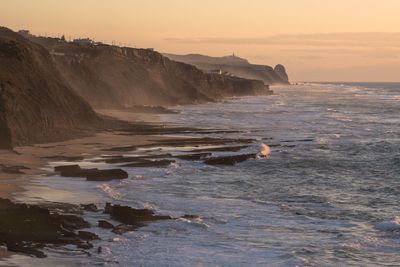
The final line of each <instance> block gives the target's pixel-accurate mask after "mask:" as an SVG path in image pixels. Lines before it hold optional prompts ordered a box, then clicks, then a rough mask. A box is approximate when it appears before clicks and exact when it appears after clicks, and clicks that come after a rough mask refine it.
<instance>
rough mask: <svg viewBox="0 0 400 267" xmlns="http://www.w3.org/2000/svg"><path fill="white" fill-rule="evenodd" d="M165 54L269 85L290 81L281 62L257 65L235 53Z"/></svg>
mask: <svg viewBox="0 0 400 267" xmlns="http://www.w3.org/2000/svg"><path fill="white" fill-rule="evenodd" d="M164 55H165V56H166V57H168V58H170V59H172V60H176V61H180V62H185V63H188V64H192V65H194V66H196V67H198V68H200V69H202V70H204V71H212V70H221V71H224V72H228V73H231V74H232V75H234V76H237V77H241V78H245V79H254V80H261V81H263V82H264V83H265V84H268V85H275V84H288V83H289V78H288V76H287V74H286V70H285V67H284V66H283V65H280V64H279V65H277V67H278V68H277V67H275V68H272V67H270V66H266V65H256V64H251V63H250V62H249V61H247V60H246V59H243V58H240V57H236V56H234V55H233V56H226V57H209V56H204V55H197V54H189V55H174V54H164ZM283 73H285V75H283Z"/></svg>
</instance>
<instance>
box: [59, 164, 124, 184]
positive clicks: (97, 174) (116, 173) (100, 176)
mask: <svg viewBox="0 0 400 267" xmlns="http://www.w3.org/2000/svg"><path fill="white" fill-rule="evenodd" d="M54 170H55V171H56V172H60V175H61V176H64V177H86V179H87V180H88V181H111V180H114V179H126V178H128V173H127V172H126V171H124V170H122V169H105V170H99V169H97V168H95V169H82V168H81V167H80V166H79V165H66V166H57V167H55V168H54Z"/></svg>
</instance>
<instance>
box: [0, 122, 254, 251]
mask: <svg viewBox="0 0 400 267" xmlns="http://www.w3.org/2000/svg"><path fill="white" fill-rule="evenodd" d="M118 119H121V120H123V119H126V118H124V117H119V118H118ZM130 123H131V125H132V127H123V128H121V129H119V130H115V129H113V130H110V131H106V132H103V133H99V134H97V135H95V136H91V137H85V138H82V139H75V140H70V141H65V142H60V143H49V144H43V145H35V146H28V147H17V148H15V152H10V151H9V152H4V153H5V154H3V155H2V154H0V162H4V163H3V164H2V168H0V177H3V176H6V175H9V176H8V177H9V178H10V177H11V176H12V177H14V179H16V178H17V177H20V178H21V177H23V179H24V181H22V184H21V186H22V187H23V183H26V182H28V181H29V176H30V175H29V174H33V173H35V174H36V175H38V176H39V177H40V176H41V175H54V176H55V177H57V176H60V177H66V178H67V179H82V178H85V179H86V181H87V182H88V183H98V182H102V183H107V182H108V181H112V180H114V179H127V178H130V177H129V174H128V173H127V172H126V171H125V170H124V169H125V168H136V167H140V168H146V167H149V168H154V167H156V168H166V167H168V166H169V165H170V164H174V163H175V162H176V161H199V162H203V163H205V164H211V165H215V166H216V167H217V166H221V165H233V164H236V163H238V162H241V161H245V160H249V159H250V160H251V159H253V158H254V157H255V154H248V153H241V150H245V149H247V148H249V146H251V145H254V143H255V142H256V141H255V140H250V139H229V138H226V139H221V138H210V137H204V138H196V137H188V136H191V135H192V134H194V133H207V132H214V133H218V132H219V130H217V129H194V128H185V127H174V126H170V127H168V126H166V125H164V124H154V123H153V124H150V123H141V122H133V121H131V122H130ZM172 136H181V137H172ZM162 147H176V148H177V149H178V150H179V148H180V147H181V148H182V152H180V153H161V152H158V150H154V148H162ZM185 147H190V148H191V149H184V148H185ZM142 151H143V152H142ZM154 151H156V153H154ZM229 151H230V152H234V153H236V154H235V155H232V156H230V157H222V156H215V155H214V153H216V152H229ZM132 152H137V153H139V154H140V155H136V156H126V153H132ZM12 153H13V156H12V157H11V156H10V155H11V154H12ZM28 155H29V156H28ZM26 157H28V158H26ZM29 157H30V158H29ZM49 162H57V163H58V164H60V163H62V165H52V166H54V167H53V170H52V171H51V170H50V169H49V168H48V167H47V171H43V167H46V166H48V164H49ZM80 162H93V163H104V164H107V166H109V168H107V169H100V168H91V169H87V168H84V167H82V166H81V165H80ZM11 163H12V164H11ZM26 163H29V164H26ZM25 165H26V166H25ZM44 169H46V168H44ZM26 179H28V180H26ZM39 179H40V178H39ZM16 180H17V179H16ZM9 198H10V199H14V198H15V197H13V196H10V197H9ZM53 204H54V205H55V206H56V208H54V207H52V205H53ZM53 204H52V203H48V202H46V203H45V204H41V203H40V202H38V203H35V204H19V201H18V198H17V199H16V200H9V199H4V198H2V199H0V214H1V216H0V217H1V218H2V220H0V244H3V246H5V247H6V248H7V250H8V251H10V252H15V253H21V254H25V255H29V256H33V257H45V256H46V255H45V253H44V252H43V249H44V248H46V247H54V246H56V247H59V248H62V247H63V246H65V245H73V246H75V247H76V249H78V250H82V251H84V252H85V253H86V254H88V255H90V254H92V253H101V250H102V248H101V246H99V245H97V240H99V238H100V237H99V236H97V235H96V234H95V233H94V232H96V231H93V230H92V229H94V230H95V229H96V228H102V229H108V230H109V231H110V232H112V233H113V234H115V235H120V234H124V233H126V232H130V231H134V230H136V229H137V228H139V227H142V226H145V225H146V224H148V223H151V222H155V221H158V220H175V219H179V218H185V219H190V218H192V219H193V218H197V217H198V216H199V215H190V214H185V215H182V216H181V217H173V216H171V215H169V214H161V215H158V214H157V213H156V212H155V211H153V210H150V209H135V208H133V207H129V206H124V205H121V204H114V203H102V204H92V203H81V205H78V204H70V203H53ZM84 212H85V213H93V214H103V215H107V216H108V218H109V219H110V220H111V221H114V222H115V221H117V222H119V224H115V223H113V222H111V221H109V220H107V219H106V218H104V217H102V219H99V220H98V221H97V222H96V223H93V222H92V223H91V224H90V223H88V222H87V221H85V219H84V218H83V217H82V214H83V213H84ZM200 216H201V215H200ZM26 222H29V225H30V227H27V225H28V224H27V223H26Z"/></svg>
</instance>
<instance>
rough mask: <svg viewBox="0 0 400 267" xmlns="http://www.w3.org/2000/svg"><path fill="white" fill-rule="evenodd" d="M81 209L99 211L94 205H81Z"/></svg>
mask: <svg viewBox="0 0 400 267" xmlns="http://www.w3.org/2000/svg"><path fill="white" fill-rule="evenodd" d="M81 208H82V209H84V210H86V211H91V212H96V211H98V210H99V209H98V208H97V206H96V205H95V204H81Z"/></svg>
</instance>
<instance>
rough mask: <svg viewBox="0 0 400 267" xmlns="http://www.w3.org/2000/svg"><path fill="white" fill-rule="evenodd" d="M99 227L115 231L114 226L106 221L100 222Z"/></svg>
mask: <svg viewBox="0 0 400 267" xmlns="http://www.w3.org/2000/svg"><path fill="white" fill-rule="evenodd" d="M98 226H99V227H100V228H104V229H113V228H114V225H113V224H112V223H110V222H107V221H106V220H100V221H98Z"/></svg>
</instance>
